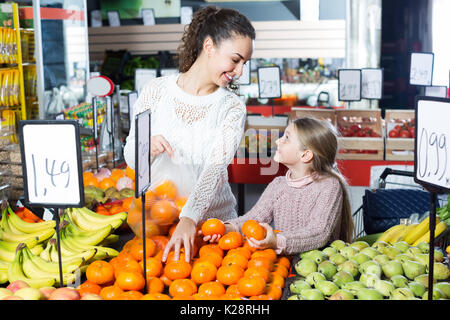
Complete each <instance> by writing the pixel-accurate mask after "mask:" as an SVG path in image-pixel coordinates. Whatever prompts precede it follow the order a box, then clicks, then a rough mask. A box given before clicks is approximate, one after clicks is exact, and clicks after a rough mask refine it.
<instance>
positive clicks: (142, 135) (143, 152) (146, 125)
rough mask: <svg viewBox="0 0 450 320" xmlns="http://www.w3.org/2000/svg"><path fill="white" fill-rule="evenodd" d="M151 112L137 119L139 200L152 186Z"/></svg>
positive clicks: (137, 195) (136, 155)
mask: <svg viewBox="0 0 450 320" xmlns="http://www.w3.org/2000/svg"><path fill="white" fill-rule="evenodd" d="M150 117H151V115H150V110H147V111H145V112H142V113H140V114H138V115H136V119H135V121H136V122H135V128H136V131H135V132H136V134H135V137H136V139H135V143H136V145H135V158H134V159H135V160H134V161H135V167H134V170H135V175H136V176H135V182H136V185H135V190H136V191H135V192H136V198H139V197H140V196H141V195H142V193H143V192H145V190H147V188H148V187H149V186H150V165H151V164H150Z"/></svg>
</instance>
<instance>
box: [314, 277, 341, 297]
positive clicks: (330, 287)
mask: <svg viewBox="0 0 450 320" xmlns="http://www.w3.org/2000/svg"><path fill="white" fill-rule="evenodd" d="M315 288H316V289H319V290H320V292H322V293H323V294H324V295H325V296H328V297H329V296H331V295H332V294H334V293H335V292H336V291H338V290H339V287H338V286H337V285H335V284H334V283H333V282H331V281H327V280H320V281H318V282H317V284H316V285H315Z"/></svg>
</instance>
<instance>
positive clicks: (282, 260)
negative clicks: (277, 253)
mask: <svg viewBox="0 0 450 320" xmlns="http://www.w3.org/2000/svg"><path fill="white" fill-rule="evenodd" d="M277 263H279V264H282V265H284V266H285V267H286V268H287V269H288V270H289V268H290V267H291V260H289V258H288V257H286V256H281V257H279V258H278V260H277Z"/></svg>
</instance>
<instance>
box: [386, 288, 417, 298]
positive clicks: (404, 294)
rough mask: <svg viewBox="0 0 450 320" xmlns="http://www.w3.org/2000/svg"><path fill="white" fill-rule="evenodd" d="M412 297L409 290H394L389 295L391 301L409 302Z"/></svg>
mask: <svg viewBox="0 0 450 320" xmlns="http://www.w3.org/2000/svg"><path fill="white" fill-rule="evenodd" d="M412 297H414V293H413V292H412V291H411V289H409V288H396V289H395V290H394V291H393V292H392V295H391V299H392V300H409V298H412Z"/></svg>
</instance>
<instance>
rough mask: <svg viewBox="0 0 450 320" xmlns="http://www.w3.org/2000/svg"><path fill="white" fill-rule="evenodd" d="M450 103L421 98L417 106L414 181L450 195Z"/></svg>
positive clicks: (445, 100) (449, 101)
mask: <svg viewBox="0 0 450 320" xmlns="http://www.w3.org/2000/svg"><path fill="white" fill-rule="evenodd" d="M448 119H450V100H447V99H439V98H419V99H418V101H417V104H416V140H415V143H416V145H415V148H416V154H415V159H414V160H415V161H414V172H415V180H416V182H418V183H424V184H428V185H431V186H432V187H434V188H437V189H440V190H444V192H447V193H448V192H450V152H449V150H450V148H449V144H448V143H447V142H450V126H449V125H448Z"/></svg>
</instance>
